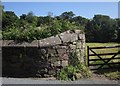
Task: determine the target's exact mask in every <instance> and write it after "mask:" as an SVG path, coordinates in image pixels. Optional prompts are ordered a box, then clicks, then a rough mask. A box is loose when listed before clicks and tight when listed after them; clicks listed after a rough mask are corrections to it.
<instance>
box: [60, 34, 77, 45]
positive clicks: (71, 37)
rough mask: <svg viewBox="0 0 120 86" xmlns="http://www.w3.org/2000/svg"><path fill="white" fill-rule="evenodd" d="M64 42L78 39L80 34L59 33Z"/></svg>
mask: <svg viewBox="0 0 120 86" xmlns="http://www.w3.org/2000/svg"><path fill="white" fill-rule="evenodd" d="M59 36H60V38H61V40H62V42H63V43H65V42H74V41H76V40H78V35H77V34H75V33H70V34H60V35H59Z"/></svg>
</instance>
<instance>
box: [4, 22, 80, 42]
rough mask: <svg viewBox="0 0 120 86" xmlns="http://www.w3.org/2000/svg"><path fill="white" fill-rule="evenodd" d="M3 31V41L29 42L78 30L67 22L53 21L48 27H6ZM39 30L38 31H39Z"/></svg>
mask: <svg viewBox="0 0 120 86" xmlns="http://www.w3.org/2000/svg"><path fill="white" fill-rule="evenodd" d="M6 28H7V29H6V30H5V31H2V34H3V39H4V40H21V41H31V40H39V39H43V38H47V37H50V36H54V35H57V34H59V33H61V32H64V31H66V30H74V29H79V27H77V26H76V25H75V24H74V23H70V22H69V21H61V20H53V21H52V23H51V24H50V25H49V26H48V25H41V27H38V28H34V27H32V26H30V25H29V26H28V25H27V26H25V25H24V26H23V27H22V26H21V27H14V26H13V27H6ZM39 28H40V29H39Z"/></svg>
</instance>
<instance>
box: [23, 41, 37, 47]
mask: <svg viewBox="0 0 120 86" xmlns="http://www.w3.org/2000/svg"><path fill="white" fill-rule="evenodd" d="M38 42H39V40H33V41H32V42H24V45H25V46H26V47H29V46H30V47H38V46H39V45H38V44H39V43H38Z"/></svg>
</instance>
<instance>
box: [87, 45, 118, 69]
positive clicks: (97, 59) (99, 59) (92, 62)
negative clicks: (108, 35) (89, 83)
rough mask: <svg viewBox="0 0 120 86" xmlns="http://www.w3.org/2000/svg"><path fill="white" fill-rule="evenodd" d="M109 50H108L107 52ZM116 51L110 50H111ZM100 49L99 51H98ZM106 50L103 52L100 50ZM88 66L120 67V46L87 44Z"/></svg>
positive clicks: (100, 67) (96, 67)
mask: <svg viewBox="0 0 120 86" xmlns="http://www.w3.org/2000/svg"><path fill="white" fill-rule="evenodd" d="M107 49H109V50H108V52H106V51H107ZM113 49H114V50H115V51H114V52H109V51H110V50H111V51H112V50H113ZM97 50H99V52H97ZM102 50H104V51H103V52H100V51H102ZM87 57H88V62H87V64H88V67H89V68H90V69H91V70H98V69H110V68H118V67H120V46H104V47H89V46H87Z"/></svg>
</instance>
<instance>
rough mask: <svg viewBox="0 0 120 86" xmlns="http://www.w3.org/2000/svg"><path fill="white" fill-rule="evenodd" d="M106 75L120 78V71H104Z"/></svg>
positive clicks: (115, 78) (113, 78) (110, 77)
mask: <svg viewBox="0 0 120 86" xmlns="http://www.w3.org/2000/svg"><path fill="white" fill-rule="evenodd" d="M104 75H105V76H106V77H107V78H109V79H111V80H120V72H119V71H116V72H110V73H104Z"/></svg>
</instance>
